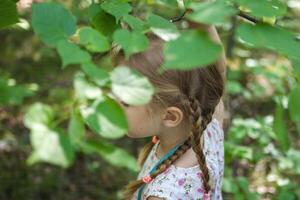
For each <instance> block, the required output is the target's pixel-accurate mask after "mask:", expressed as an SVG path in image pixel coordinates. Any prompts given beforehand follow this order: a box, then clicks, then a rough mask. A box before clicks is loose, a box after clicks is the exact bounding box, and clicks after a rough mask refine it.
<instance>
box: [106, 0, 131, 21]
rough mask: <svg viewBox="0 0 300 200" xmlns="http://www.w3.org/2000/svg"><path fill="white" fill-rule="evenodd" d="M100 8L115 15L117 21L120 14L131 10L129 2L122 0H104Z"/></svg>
mask: <svg viewBox="0 0 300 200" xmlns="http://www.w3.org/2000/svg"><path fill="white" fill-rule="evenodd" d="M101 8H102V9H103V10H105V11H106V12H107V13H109V14H111V15H113V16H115V18H116V20H117V23H118V21H119V20H120V18H121V17H122V16H124V15H126V14H128V13H129V12H130V11H131V10H132V7H131V6H130V5H129V3H127V2H125V1H123V0H109V1H104V2H103V3H102V4H101Z"/></svg>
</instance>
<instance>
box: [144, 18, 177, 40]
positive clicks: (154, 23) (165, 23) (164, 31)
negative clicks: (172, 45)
mask: <svg viewBox="0 0 300 200" xmlns="http://www.w3.org/2000/svg"><path fill="white" fill-rule="evenodd" d="M147 22H148V24H149V26H150V29H151V31H152V32H153V33H154V34H156V35H157V36H159V37H160V38H162V39H164V40H167V41H168V40H171V39H175V38H177V37H178V35H179V32H178V30H177V27H176V26H175V25H174V24H172V23H171V22H170V21H169V20H167V19H165V18H163V17H161V16H158V15H155V14H152V13H150V14H149V16H148V18H147Z"/></svg>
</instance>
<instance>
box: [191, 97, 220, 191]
mask: <svg viewBox="0 0 300 200" xmlns="http://www.w3.org/2000/svg"><path fill="white" fill-rule="evenodd" d="M189 101H190V111H191V121H192V128H191V142H192V148H193V150H194V152H195V153H196V157H197V160H198V163H199V167H200V170H201V171H202V174H203V176H202V179H203V186H204V189H205V192H206V193H209V191H210V189H211V187H210V185H209V179H210V177H209V171H208V167H207V164H206V160H205V155H204V152H203V149H204V146H202V144H201V137H202V135H203V134H204V130H205V129H206V127H207V125H208V124H209V123H210V122H211V120H212V116H213V113H214V109H210V110H209V109H206V110H202V111H201V109H200V103H199V101H198V100H197V99H196V98H191V97H190V98H189ZM203 141H204V140H203ZM203 145H204V144H203Z"/></svg>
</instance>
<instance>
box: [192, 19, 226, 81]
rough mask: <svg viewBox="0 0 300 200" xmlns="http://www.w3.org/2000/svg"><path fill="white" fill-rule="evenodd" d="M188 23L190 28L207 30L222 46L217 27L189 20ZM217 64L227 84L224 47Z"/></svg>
mask: <svg viewBox="0 0 300 200" xmlns="http://www.w3.org/2000/svg"><path fill="white" fill-rule="evenodd" d="M187 22H188V24H189V27H190V28H200V29H203V30H205V31H206V32H207V33H208V34H209V36H210V38H211V39H212V40H213V41H214V42H216V43H218V44H221V45H222V42H221V39H220V37H219V34H218V32H217V29H216V28H215V26H213V25H206V24H200V23H196V22H192V21H190V20H187ZM222 47H223V45H222ZM217 63H218V65H217V69H218V71H219V73H220V74H221V76H222V78H223V80H224V82H226V55H225V50H224V47H223V51H222V53H221V55H220V58H219V59H218V60H217Z"/></svg>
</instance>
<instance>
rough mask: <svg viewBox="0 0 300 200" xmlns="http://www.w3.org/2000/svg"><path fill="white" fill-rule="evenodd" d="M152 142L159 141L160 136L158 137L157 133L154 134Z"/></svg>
mask: <svg viewBox="0 0 300 200" xmlns="http://www.w3.org/2000/svg"><path fill="white" fill-rule="evenodd" d="M152 142H153V143H154V144H156V143H157V142H158V137H157V136H156V135H154V136H153V137H152Z"/></svg>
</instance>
